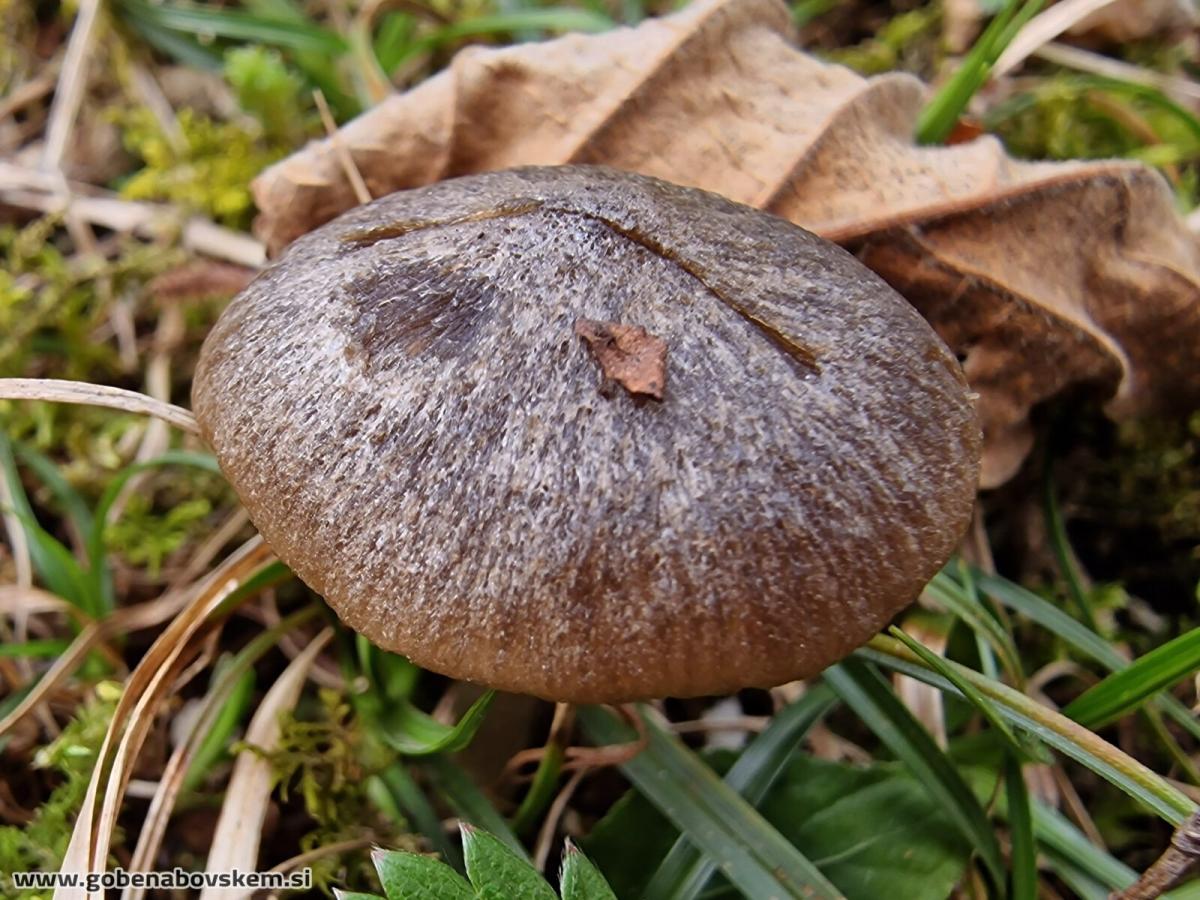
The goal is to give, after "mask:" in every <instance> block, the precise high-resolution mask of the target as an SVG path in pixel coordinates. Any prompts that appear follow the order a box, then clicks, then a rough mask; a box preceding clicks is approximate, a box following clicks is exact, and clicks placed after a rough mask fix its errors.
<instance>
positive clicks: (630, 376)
mask: <svg viewBox="0 0 1200 900" xmlns="http://www.w3.org/2000/svg"><path fill="white" fill-rule="evenodd" d="M575 333H576V334H577V335H579V336H580V337H581V338H583V340H584V342H585V343H586V344H587V345H588V348H589V349H590V350H591V351H592V355H593V356H594V357H595V358H596V362H597V363H599V365H600V371H601V372H602V373H603V375H604V379H605V381H615V382H617V383H618V384H620V385H621V386H622V387H623V388H625V390H627V391H629V393H631V394H634V395H639V394H640V395H645V396H647V397H653V398H654V399H655V400H661V399H662V398H663V388H664V387H665V386H666V383H667V342H666V341H664V340H663V339H662V338H657V337H655V336H654V335H652V334H650V333H649V332H648V331H646V329H645V328H640V327H638V326H637V325H622V324H620V323H619V322H597V321H595V320H594V319H578V320H576V322H575Z"/></svg>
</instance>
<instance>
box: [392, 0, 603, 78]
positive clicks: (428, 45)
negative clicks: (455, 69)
mask: <svg viewBox="0 0 1200 900" xmlns="http://www.w3.org/2000/svg"><path fill="white" fill-rule="evenodd" d="M613 25H614V23H613V20H612V19H611V18H610V17H608V16H607V15H602V14H599V13H597V12H595V11H592V10H586V9H571V8H570V7H544V8H534V9H523V10H514V11H512V12H498V13H493V14H491V15H486V16H476V17H474V18H470V19H462V20H460V21H458V22H451V23H450V24H448V25H443V26H442V27H441V28H438V29H435V30H434V31H432V32H430V33H428V34H426V35H424V36H423V37H421V38H420V39H419V40H414V41H412V42H410V43H409V44H408V45H407V46H406V47H405V48H404V50H403V52H400V53H393V54H392V58H391V60H390V62H391V63H392V65H391V68H390V69H388V68H387V67H385V70H386V71H394V70H395V68H396V67H397V66H399V65H400V64H402V63H403V62H405V61H406V60H408V59H410V58H411V57H413V56H414V55H416V54H418V53H423V52H426V51H430V50H437V49H439V48H441V47H445V46H448V45H451V44H453V43H455V42H456V41H461V40H465V39H468V38H481V37H491V36H495V35H512V34H521V33H523V32H526V33H530V34H533V33H538V34H540V33H543V32H568V31H579V32H585V33H596V32H600V31H608V30H609V29H610V28H612V27H613Z"/></svg>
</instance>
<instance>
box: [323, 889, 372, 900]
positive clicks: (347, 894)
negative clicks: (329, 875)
mask: <svg viewBox="0 0 1200 900" xmlns="http://www.w3.org/2000/svg"><path fill="white" fill-rule="evenodd" d="M333 896H334V898H335V900H383V898H382V897H380V896H379V895H378V894H364V893H363V892H362V891H340V890H338V889H337V888H334V889H333Z"/></svg>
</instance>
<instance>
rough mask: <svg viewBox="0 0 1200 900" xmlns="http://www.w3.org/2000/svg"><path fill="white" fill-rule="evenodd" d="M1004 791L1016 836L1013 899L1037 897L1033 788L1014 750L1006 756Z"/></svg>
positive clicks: (1013, 852)
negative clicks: (1028, 784)
mask: <svg viewBox="0 0 1200 900" xmlns="http://www.w3.org/2000/svg"><path fill="white" fill-rule="evenodd" d="M1004 792H1005V797H1006V798H1007V800H1008V825H1009V836H1010V838H1011V840H1012V860H1011V863H1010V865H1009V868H1010V870H1011V872H1012V891H1011V894H1010V896H1011V897H1012V900H1037V896H1038V871H1037V841H1036V840H1035V839H1034V836H1033V814H1032V812H1031V811H1030V806H1029V789H1028V788H1027V787H1026V786H1025V777H1024V775H1022V774H1021V763H1020V761H1019V758H1018V757H1014V756H1012V755H1011V754H1010V755H1009V756H1008V757H1007V759H1006V760H1005V766H1004Z"/></svg>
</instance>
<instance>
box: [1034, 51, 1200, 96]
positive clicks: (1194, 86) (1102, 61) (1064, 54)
mask: <svg viewBox="0 0 1200 900" xmlns="http://www.w3.org/2000/svg"><path fill="white" fill-rule="evenodd" d="M1033 55H1034V56H1036V57H1037V58H1038V59H1044V60H1046V62H1051V63H1054V64H1055V65H1057V66H1063V67H1064V68H1068V69H1075V70H1076V71H1079V72H1087V73H1089V74H1091V75H1100V76H1102V77H1104V78H1114V79H1116V80H1117V81H1128V82H1130V83H1131V84H1141V85H1145V86H1146V87H1150V88H1157V89H1158V90H1160V91H1162V92H1163V93H1164V94H1166V95H1167V96H1168V97H1171V98H1172V99H1174V100H1177V101H1179V102H1180V103H1184V104H1188V105H1190V106H1192V107H1196V106H1200V83H1197V82H1195V81H1193V80H1191V79H1190V78H1181V77H1179V76H1177V75H1167V74H1165V73H1163V72H1158V71H1155V70H1154V69H1147V68H1145V67H1144V66H1135V65H1133V64H1132V63H1127V62H1122V61H1121V60H1119V59H1113V58H1112V57H1111V56H1103V55H1101V54H1099V53H1093V52H1092V51H1090V50H1084V49H1082V48H1080V47H1072V46H1070V45H1069V44H1060V43H1058V42H1057V41H1051V42H1050V43H1048V44H1046V45H1045V46H1044V47H1039V48H1038V49H1037V50H1035V51H1034V53H1033Z"/></svg>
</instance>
